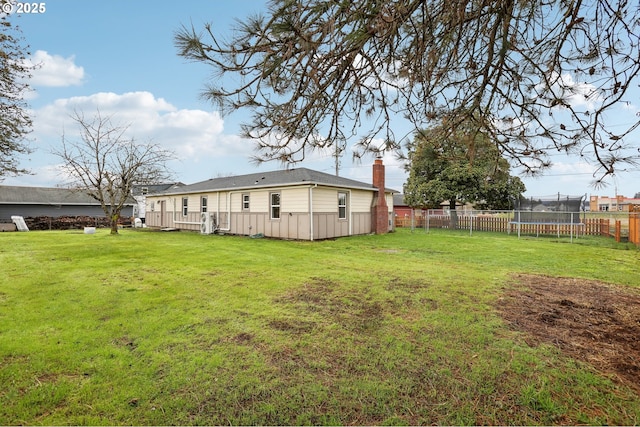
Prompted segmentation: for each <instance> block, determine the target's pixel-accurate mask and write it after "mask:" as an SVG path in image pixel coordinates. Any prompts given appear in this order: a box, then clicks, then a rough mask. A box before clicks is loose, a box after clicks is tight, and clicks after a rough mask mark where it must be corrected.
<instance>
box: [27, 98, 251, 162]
mask: <svg viewBox="0 0 640 427" xmlns="http://www.w3.org/2000/svg"><path fill="white" fill-rule="evenodd" d="M98 110H99V111H100V114H101V115H103V116H111V118H112V121H113V123H114V124H117V125H122V126H126V125H129V129H128V131H127V133H128V136H129V137H133V138H135V139H137V140H139V141H143V142H146V141H152V142H153V143H155V144H159V145H161V146H163V147H165V148H167V149H170V150H172V151H174V152H175V153H176V154H177V156H178V157H179V158H181V159H190V160H194V159H195V160H201V159H204V158H206V157H209V156H224V155H232V154H233V155H237V154H238V152H239V151H241V150H238V146H239V145H240V146H242V144H243V143H244V144H245V145H244V147H246V146H247V143H246V142H243V141H239V138H238V137H234V136H230V135H224V134H223V130H224V121H223V119H222V118H221V117H220V114H219V113H218V112H216V111H213V112H208V111H203V110H191V109H178V108H176V107H175V106H174V105H172V104H171V103H169V102H167V101H166V100H164V99H163V98H156V97H155V96H154V95H153V94H152V93H150V92H142V91H141V92H127V93H123V94H116V93H112V92H101V93H96V94H93V95H89V96H77V97H72V98H64V99H58V100H56V101H55V102H53V103H52V104H49V105H46V106H44V107H42V108H40V109H37V110H35V111H34V115H35V119H34V136H35V138H36V140H37V141H38V142H39V143H43V144H44V143H46V142H49V143H50V144H51V145H52V146H54V145H56V144H58V143H59V140H60V138H61V135H62V134H63V132H64V134H65V137H66V138H67V139H72V138H76V137H78V136H79V130H78V129H77V124H76V123H75V121H74V120H73V119H72V118H71V116H72V115H74V112H78V113H81V114H83V115H84V116H85V117H86V118H88V119H90V118H92V117H93V115H94V114H96V112H97V111H98ZM247 151H250V150H249V149H247Z"/></svg>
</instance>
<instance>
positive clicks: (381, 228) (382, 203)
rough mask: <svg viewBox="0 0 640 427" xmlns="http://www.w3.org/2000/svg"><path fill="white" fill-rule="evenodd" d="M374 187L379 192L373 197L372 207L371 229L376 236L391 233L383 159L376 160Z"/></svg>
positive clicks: (374, 165)
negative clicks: (385, 192)
mask: <svg viewBox="0 0 640 427" xmlns="http://www.w3.org/2000/svg"><path fill="white" fill-rule="evenodd" d="M373 186H374V187H376V188H377V189H378V192H377V193H375V194H374V196H373V204H372V206H371V228H372V231H373V232H374V233H376V234H384V233H387V232H389V208H388V206H387V199H386V197H385V194H384V188H385V187H384V165H383V164H382V159H376V160H375V161H374V163H373Z"/></svg>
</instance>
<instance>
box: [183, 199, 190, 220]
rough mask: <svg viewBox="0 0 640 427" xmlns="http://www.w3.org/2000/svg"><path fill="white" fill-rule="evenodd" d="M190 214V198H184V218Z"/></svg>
mask: <svg viewBox="0 0 640 427" xmlns="http://www.w3.org/2000/svg"><path fill="white" fill-rule="evenodd" d="M188 213H189V198H188V197H183V198H182V216H187V214H188Z"/></svg>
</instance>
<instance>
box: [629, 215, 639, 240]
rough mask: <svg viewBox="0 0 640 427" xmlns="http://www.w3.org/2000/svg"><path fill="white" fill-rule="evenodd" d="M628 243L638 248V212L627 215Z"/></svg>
mask: <svg viewBox="0 0 640 427" xmlns="http://www.w3.org/2000/svg"><path fill="white" fill-rule="evenodd" d="M629 241H630V242H633V243H635V244H636V245H638V246H640V212H633V213H630V214H629Z"/></svg>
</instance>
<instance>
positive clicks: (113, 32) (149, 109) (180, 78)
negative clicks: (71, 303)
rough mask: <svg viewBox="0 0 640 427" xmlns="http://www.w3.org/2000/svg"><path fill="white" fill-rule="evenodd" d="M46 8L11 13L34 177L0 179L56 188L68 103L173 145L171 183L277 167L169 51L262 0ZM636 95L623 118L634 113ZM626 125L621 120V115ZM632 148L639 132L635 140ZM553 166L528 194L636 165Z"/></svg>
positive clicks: (559, 162)
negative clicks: (24, 82)
mask: <svg viewBox="0 0 640 427" xmlns="http://www.w3.org/2000/svg"><path fill="white" fill-rule="evenodd" d="M44 5H45V9H46V10H45V12H44V13H40V14H24V15H21V16H16V15H13V16H12V17H11V19H13V20H14V22H15V23H17V24H18V25H19V26H20V27H21V28H22V31H23V34H24V37H25V39H26V42H27V43H28V44H29V45H30V48H31V54H32V61H33V62H34V63H39V64H41V65H42V66H41V68H40V69H39V70H37V71H36V72H35V73H34V76H33V79H32V81H31V86H32V87H33V89H34V90H33V92H31V93H30V94H29V95H28V97H29V104H30V108H31V109H32V110H33V117H34V129H33V133H32V135H31V139H32V143H31V145H32V148H34V149H35V151H34V153H32V154H31V155H29V156H25V157H22V158H21V167H24V168H28V169H30V170H32V171H33V172H34V175H27V176H20V177H15V178H14V177H8V178H6V179H5V180H4V182H3V184H5V185H27V186H30V185H34V186H55V185H61V184H64V179H63V177H62V176H61V175H60V172H59V169H58V166H59V165H58V163H59V159H58V158H56V157H55V156H53V155H52V154H51V151H52V150H53V149H55V148H56V147H57V146H58V145H59V144H60V140H61V135H62V133H63V132H64V134H65V137H66V138H68V139H71V138H74V137H76V136H77V135H79V134H78V131H77V128H76V127H75V126H74V122H73V121H72V120H71V119H70V117H69V115H70V114H71V113H72V112H73V111H74V109H76V110H79V111H83V112H84V113H85V115H90V114H92V113H94V112H95V111H96V109H97V108H99V109H100V111H101V113H106V114H113V115H114V120H115V121H116V122H119V123H122V124H131V127H130V132H131V135H132V136H134V137H135V138H136V139H138V140H143V141H146V140H152V141H153V142H155V143H157V144H160V145H162V146H164V147H166V148H169V149H172V150H174V151H175V152H176V153H177V154H178V156H179V160H178V161H175V162H173V163H172V164H171V167H172V169H173V170H174V172H175V180H177V181H182V182H184V183H187V184H189V183H194V182H197V181H202V180H205V179H208V178H211V177H216V176H226V175H230V174H235V175H239V174H244V173H252V172H256V171H261V170H264V171H266V170H274V169H279V168H281V165H280V164H278V163H267V164H263V165H261V166H260V167H256V166H255V165H254V164H253V163H251V162H250V156H251V155H252V154H253V145H252V143H251V142H250V141H246V140H242V139H241V138H240V137H239V136H238V130H239V126H238V123H239V122H240V121H241V120H242V119H243V118H244V112H242V111H239V112H236V113H234V114H232V115H230V116H228V117H224V118H222V117H221V116H220V115H219V114H218V112H217V111H216V110H215V108H214V107H213V106H212V105H211V104H209V103H207V102H206V101H203V100H201V99H200V97H199V94H200V92H201V90H202V88H203V86H204V83H205V81H206V79H208V78H209V77H210V70H209V68H208V67H207V66H206V65H203V64H196V63H192V62H187V61H185V60H184V59H183V58H180V57H178V56H177V54H176V49H175V47H174V45H173V34H174V32H175V31H176V30H177V29H179V28H180V27H181V26H182V25H188V26H190V25H192V24H193V25H194V26H195V27H196V28H198V29H199V28H202V25H203V24H204V23H205V22H211V23H212V24H213V28H214V29H215V31H216V33H217V34H222V35H224V34H229V32H230V31H231V28H232V27H233V25H234V19H236V18H239V19H242V18H244V17H246V16H247V15H248V14H251V13H255V12H259V11H261V10H264V7H265V1H262V0H236V1H222V0H210V1H205V0H184V1H181V2H169V1H164V0H156V1H150V0H138V1H131V0H129V1H124V0H110V1H86V0H82V1H81V0H49V1H46V2H44ZM638 94H639V92H638V91H636V92H635V95H633V97H634V98H635V99H633V100H632V105H631V106H629V108H628V114H629V115H630V117H633V116H634V115H635V113H636V112H638V111H640V108H639V106H640V96H639V95H638ZM627 122H628V120H627ZM637 137H638V139H637V141H638V142H637V145H640V135H638V136H637ZM552 161H553V162H554V164H555V166H554V167H553V168H552V169H550V170H549V171H548V172H547V173H546V174H545V176H543V177H542V178H536V179H533V178H526V177H523V181H524V182H525V184H526V186H527V192H526V195H528V196H544V195H552V194H556V193H558V192H560V193H562V194H572V195H580V194H587V195H589V194H598V195H611V196H612V195H614V194H615V193H616V189H617V193H618V194H623V195H626V196H628V197H632V196H633V195H634V194H635V193H636V192H640V169H638V168H637V167H636V168H635V169H633V170H632V171H630V172H622V173H620V174H619V175H618V176H616V177H615V178H614V179H610V180H609V184H610V185H609V187H607V188H604V189H594V188H593V187H591V186H590V182H591V181H592V180H593V177H592V173H593V171H595V166H592V165H589V164H587V163H585V162H583V161H578V160H576V159H572V158H568V157H566V156H564V155H556V156H553V157H552ZM372 162H373V159H365V160H363V161H362V162H361V163H360V164H352V162H351V159H350V156H345V157H344V158H343V159H342V162H341V163H342V168H341V171H340V175H342V176H345V177H349V178H353V179H358V180H361V181H364V182H371V166H370V165H371V163H372ZM384 162H385V165H386V166H387V168H386V170H387V186H388V187H390V188H394V189H396V190H399V191H401V190H402V185H403V183H404V182H405V180H406V174H405V173H404V170H403V168H402V165H401V164H400V163H399V162H398V161H397V160H395V159H394V158H393V156H391V155H389V156H387V157H385V159H384ZM300 166H303V167H308V168H311V169H316V170H320V171H324V172H328V173H333V172H334V170H335V166H334V161H333V158H332V157H331V155H330V153H325V154H323V153H318V154H316V155H314V156H313V157H312V158H310V159H308V160H306V161H305V162H304V163H302V164H301V165H300Z"/></svg>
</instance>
